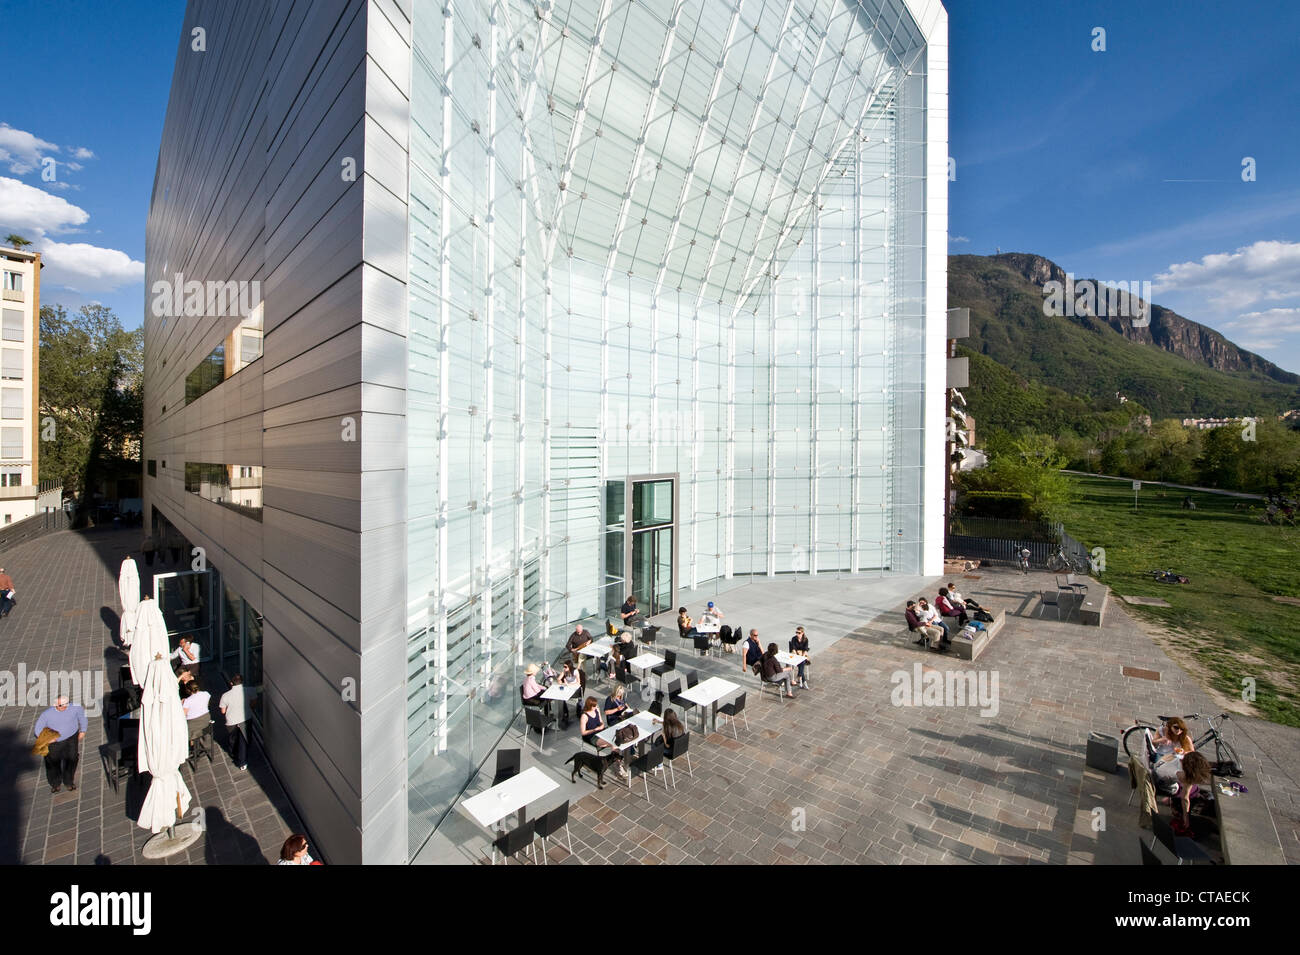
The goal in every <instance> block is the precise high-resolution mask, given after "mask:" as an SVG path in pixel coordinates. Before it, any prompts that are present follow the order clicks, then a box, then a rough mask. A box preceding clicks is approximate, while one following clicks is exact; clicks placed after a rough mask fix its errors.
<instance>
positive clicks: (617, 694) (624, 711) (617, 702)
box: [605, 683, 632, 726]
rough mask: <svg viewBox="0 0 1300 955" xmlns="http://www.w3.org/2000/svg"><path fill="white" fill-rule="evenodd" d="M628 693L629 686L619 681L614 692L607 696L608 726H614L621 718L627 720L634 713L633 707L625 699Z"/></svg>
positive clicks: (606, 720)
mask: <svg viewBox="0 0 1300 955" xmlns="http://www.w3.org/2000/svg"><path fill="white" fill-rule="evenodd" d="M626 693H627V688H626V687H624V686H623V684H621V683H619V684H617V685H615V687H614V690H613V692H612V693H610V694H609V696H607V697H605V724H606V725H607V726H613V725H614V724H615V723H617V722H619V721H620V720H625V719H627V718H628V717H629V716H631V715H632V708H631V707H629V706H628V705H627V701H626V700H624V699H623V696H624V694H626Z"/></svg>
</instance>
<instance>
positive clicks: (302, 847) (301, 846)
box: [276, 833, 316, 865]
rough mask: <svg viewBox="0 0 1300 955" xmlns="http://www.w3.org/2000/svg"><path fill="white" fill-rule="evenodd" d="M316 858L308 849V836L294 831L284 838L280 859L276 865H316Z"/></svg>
mask: <svg viewBox="0 0 1300 955" xmlns="http://www.w3.org/2000/svg"><path fill="white" fill-rule="evenodd" d="M315 862H316V860H314V859H313V858H312V857H311V854H310V853H309V852H308V851H307V837H306V836H303V835H299V834H297V833H294V834H293V835H292V836H290V837H289V838H288V839H286V840H284V845H283V846H282V847H281V849H280V861H279V862H277V863H276V865H315Z"/></svg>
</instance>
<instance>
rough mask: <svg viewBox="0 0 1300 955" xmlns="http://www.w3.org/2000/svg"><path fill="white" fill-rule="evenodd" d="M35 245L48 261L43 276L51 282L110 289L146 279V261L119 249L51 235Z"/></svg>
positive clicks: (80, 289)
mask: <svg viewBox="0 0 1300 955" xmlns="http://www.w3.org/2000/svg"><path fill="white" fill-rule="evenodd" d="M36 248H37V251H39V252H40V253H41V259H42V261H43V262H44V263H45V270H44V271H43V272H42V273H41V279H42V281H44V282H49V283H50V284H51V285H57V286H61V287H63V288H68V289H72V290H74V291H77V292H111V291H113V290H115V289H118V288H120V287H121V286H123V285H129V284H130V283H132V282H140V281H143V279H144V263H143V262H137V261H136V260H134V259H132V258H131V257H130V256H129V255H127V254H126V253H125V252H119V251H118V250H117V249H105V248H101V247H99V246H97V245H89V244H87V243H85V242H67V243H64V242H54V241H51V240H49V239H46V240H45V241H44V242H39V243H37V245H36Z"/></svg>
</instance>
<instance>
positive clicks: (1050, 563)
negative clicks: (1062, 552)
mask: <svg viewBox="0 0 1300 955" xmlns="http://www.w3.org/2000/svg"><path fill="white" fill-rule="evenodd" d="M1047 569H1048V570H1050V571H1051V572H1052V573H1054V574H1055V573H1058V572H1060V570H1061V558H1060V557H1058V556H1056V555H1055V554H1053V555H1052V556H1051V557H1049V558H1047Z"/></svg>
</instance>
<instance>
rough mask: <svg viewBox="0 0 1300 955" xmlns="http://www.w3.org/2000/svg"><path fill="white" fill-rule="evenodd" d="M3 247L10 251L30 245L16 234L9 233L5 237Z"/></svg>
mask: <svg viewBox="0 0 1300 955" xmlns="http://www.w3.org/2000/svg"><path fill="white" fill-rule="evenodd" d="M5 245H7V246H9V248H11V249H21V248H23V247H24V246H28V245H31V243H30V242H28V241H27V240H26V239H24V238H23V237H22V236H20V235H18V234H17V233H15V232H10V233H9V234H8V235H7V236H5Z"/></svg>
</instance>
